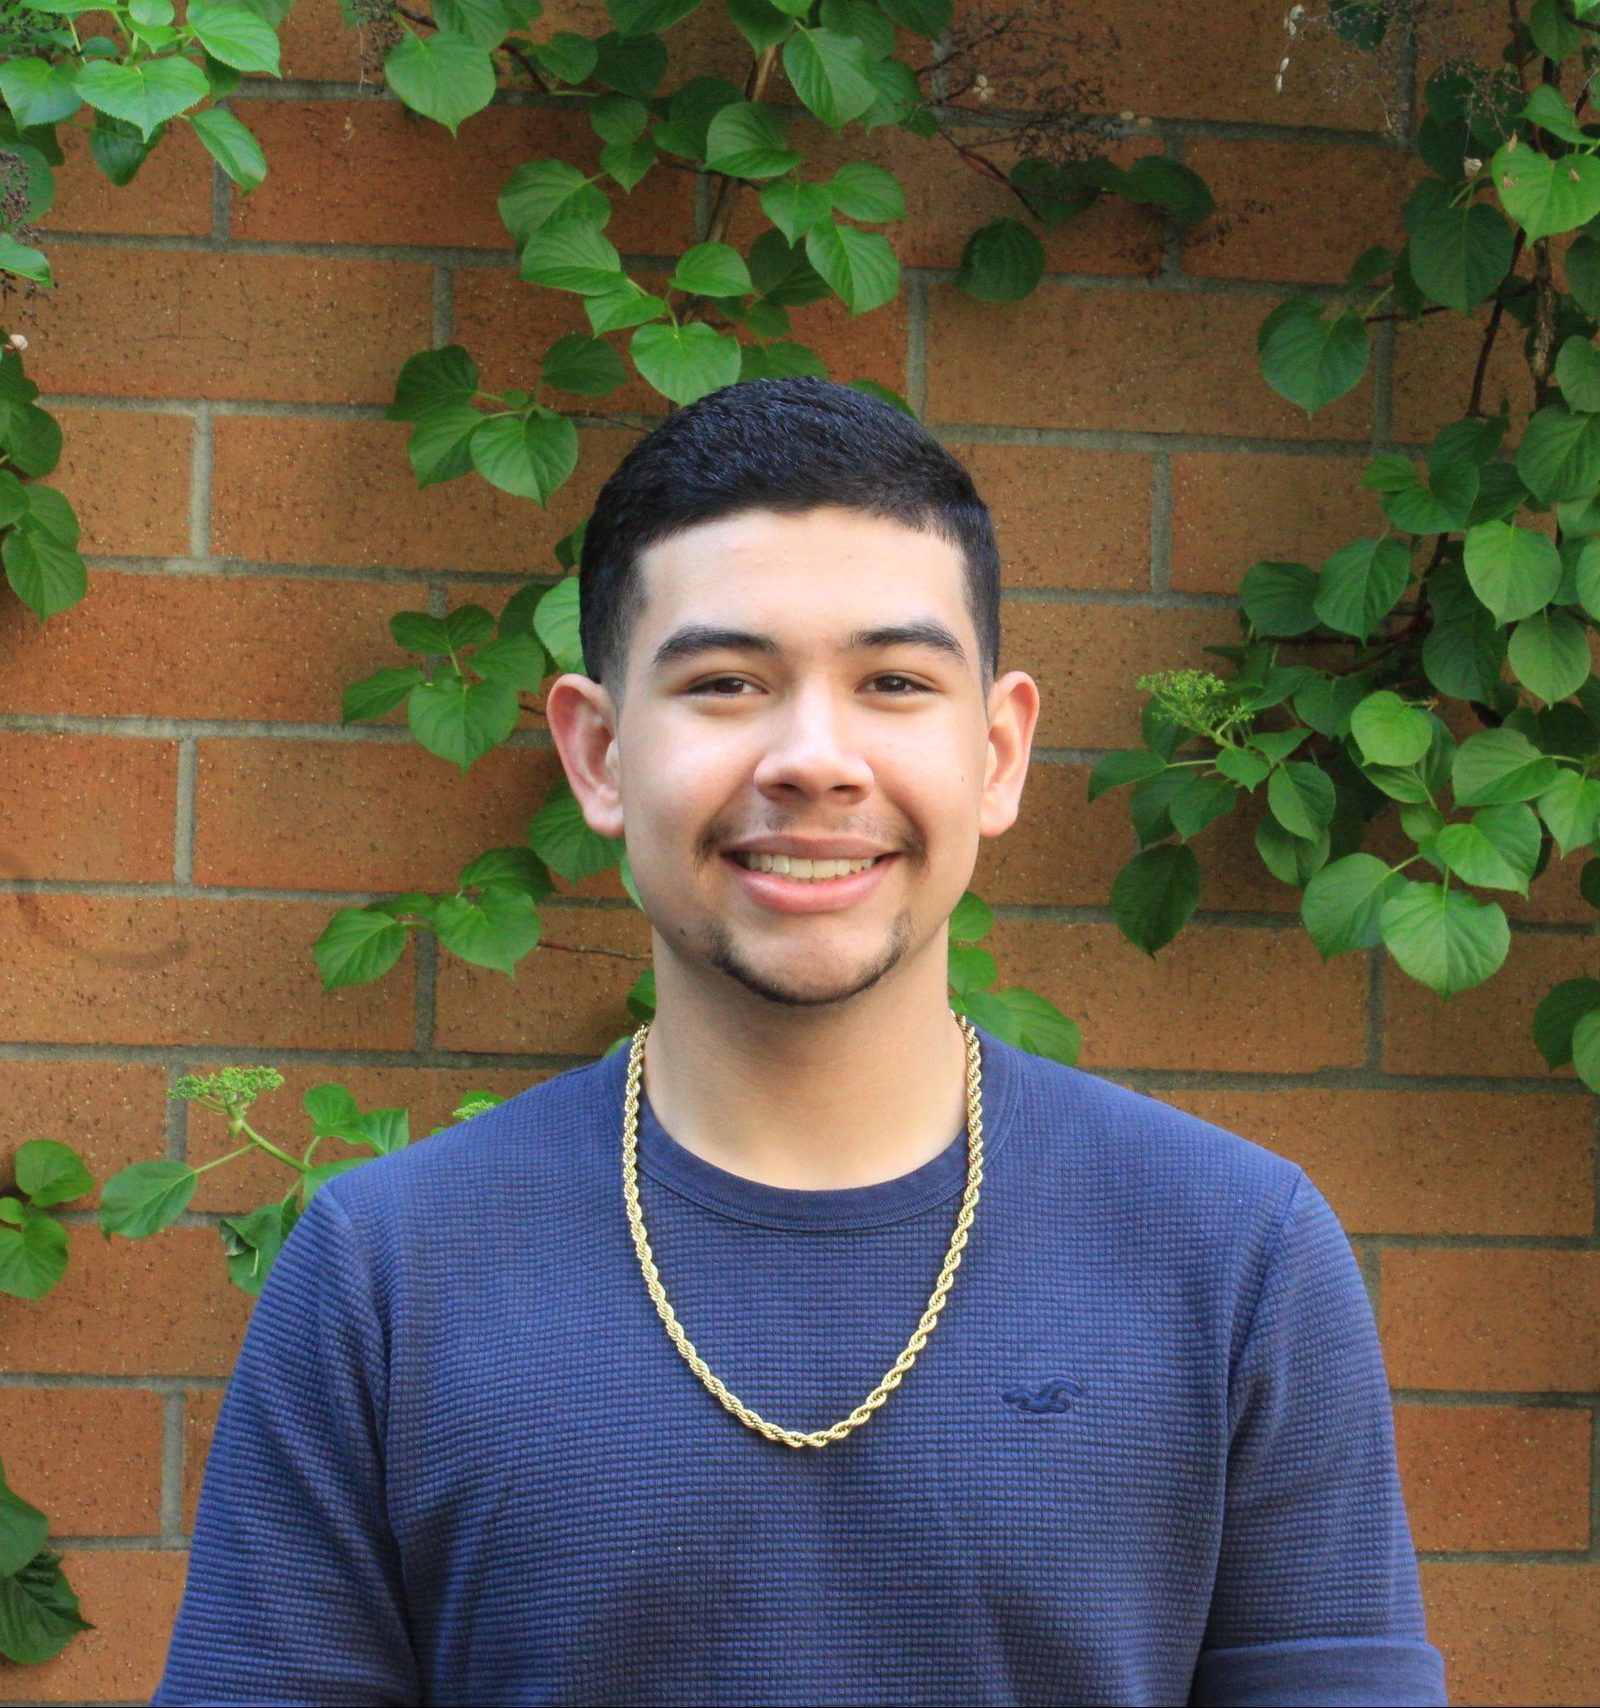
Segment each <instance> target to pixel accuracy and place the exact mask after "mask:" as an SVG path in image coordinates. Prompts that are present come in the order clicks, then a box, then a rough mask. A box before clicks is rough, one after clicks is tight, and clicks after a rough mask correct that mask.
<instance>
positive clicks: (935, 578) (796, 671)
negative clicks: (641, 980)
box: [552, 508, 1037, 1005]
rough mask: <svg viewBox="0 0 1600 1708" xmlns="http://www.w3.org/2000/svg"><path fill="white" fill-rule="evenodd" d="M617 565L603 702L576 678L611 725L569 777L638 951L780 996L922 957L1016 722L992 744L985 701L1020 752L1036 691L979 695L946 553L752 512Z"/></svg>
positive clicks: (1007, 786) (996, 796)
mask: <svg viewBox="0 0 1600 1708" xmlns="http://www.w3.org/2000/svg"><path fill="white" fill-rule="evenodd" d="M640 573H641V583H642V593H643V598H642V601H641V604H640V607H639V609H638V611H637V613H636V616H635V620H634V623H633V626H632V632H631V634H630V637H629V643H628V650H627V657H626V660H625V662H624V665H623V681H624V684H625V686H624V692H623V694H622V699H621V706H620V708H617V707H615V706H614V705H613V704H612V702H611V699H610V696H609V695H603V693H602V692H601V691H599V690H595V691H594V692H595V693H596V694H600V695H601V700H603V702H604V707H605V708H606V710H605V714H604V715H605V721H607V722H608V723H609V724H610V726H611V728H612V730H613V731H614V740H610V741H608V742H606V743H604V744H603V751H600V752H599V754H598V757H599V759H600V771H601V773H602V779H601V784H600V787H599V788H598V789H594V788H590V789H586V788H584V787H582V786H581V784H580V786H579V795H580V799H583V801H584V805H585V810H586V813H587V814H588V816H589V819H590V822H591V824H593V825H595V827H596V828H597V829H601V830H605V831H608V832H610V833H611V834H615V833H616V831H617V830H618V829H619V828H620V829H622V830H623V831H624V832H625V834H626V837H627V843H628V855H629V861H630V864H631V866H632V869H633V876H634V881H635V883H636V884H637V886H638V889H639V893H640V897H641V899H642V900H643V902H644V905H645V911H646V912H647V913H648V915H649V917H650V921H651V924H652V925H653V926H654V928H655V931H656V934H657V939H658V950H659V951H660V952H664V953H665V954H667V955H669V956H671V957H674V958H676V959H677V960H678V961H679V962H681V963H682V964H684V966H685V968H686V969H698V970H701V971H705V970H707V969H714V970H715V972H716V973H718V974H721V975H725V976H726V977H728V978H732V979H734V980H736V981H738V983H739V984H741V985H743V986H744V987H745V988H746V989H747V990H749V991H751V992H753V993H755V994H756V995H758V996H760V997H762V998H763V999H765V1000H768V1001H772V1002H780V1003H786V1004H808V1005H809V1004H820V1003H829V1002H838V1001H842V1000H844V999H846V998H848V997H850V996H853V995H855V994H856V993H857V992H859V991H862V990H864V989H867V988H869V987H871V986H872V985H874V984H876V983H877V982H878V981H879V980H880V979H884V978H887V977H891V976H893V975H894V974H895V972H896V969H899V968H902V967H905V966H907V965H908V964H912V963H915V962H917V961H918V960H919V958H925V957H927V956H929V955H937V956H938V957H939V960H940V963H941V966H942V961H943V955H944V945H945V937H944V930H943V927H944V923H945V921H946V919H947V918H948V917H949V914H950V911H951V909H952V908H953V907H954V906H955V904H956V902H957V901H958V900H959V899H960V897H961V894H962V891H963V890H964V889H965V888H966V886H967V883H968V881H969V879H970V877H971V874H972V869H973V865H974V863H975V861H976V858H977V848H978V839H979V837H980V835H984V834H987V835H995V834H998V832H999V831H1000V830H1003V829H1005V828H1006V827H1007V826H1008V825H1009V824H1010V823H1011V821H1012V819H1013V818H1014V817H1015V810H1016V797H1017V794H1018V793H1019V792H1020V788H1021V780H1022V779H1021V772H1020V769H1018V768H1017V767H1016V766H1015V765H1013V766H1012V767H1011V771H1012V772H1013V773H1015V774H1014V776H1013V775H1009V774H1008V776H1007V777H1006V778H1005V779H1003V780H1002V782H1001V784H1000V785H999V786H998V787H996V786H995V783H994V780H995V776H996V773H997V772H998V771H1001V770H1002V769H1004V765H1003V759H1004V753H1005V751H1006V750H1008V748H1009V747H1014V746H1015V744H1016V739H1017V731H1015V730H1014V729H1012V728H1010V727H1007V728H1006V729H1003V730H1001V731H1000V732H999V745H1000V748H1001V750H1002V752H1001V753H1000V754H997V752H996V746H995V741H994V739H993V737H994V735H995V731H994V730H993V728H992V715H991V707H992V706H993V705H995V704H999V705H1000V706H1001V708H1002V722H1004V723H1008V724H1014V723H1015V721H1016V716H1017V705H1016V701H1017V696H1018V694H1019V693H1020V694H1021V699H1022V702H1023V704H1022V711H1023V712H1024V714H1025V716H1024V720H1023V721H1024V722H1025V723H1026V730H1025V731H1023V732H1022V733H1021V741H1022V755H1021V766H1022V768H1025V766H1026V747H1027V740H1028V738H1029V737H1030V736H1031V732H1032V725H1033V710H1034V709H1036V705H1037V699H1036V694H1035V693H1034V690H1033V684H1032V683H1031V681H1029V680H1028V678H1026V677H1021V676H1018V675H1014V676H1012V677H1007V678H1003V679H1002V681H1001V682H1000V683H997V684H995V688H994V690H993V692H992V693H991V694H990V695H988V696H986V695H985V692H984V688H983V683H982V678H981V673H980V664H979V658H978V641H977V635H976V632H975V630H974V627H973V622H972V616H971V613H970V611H969V609H968V605H967V598H966V581H965V573H964V569H963V565H962V560H961V556H960V553H959V552H958V550H957V549H956V548H955V547H954V546H952V545H950V544H949V543H948V542H946V541H944V540H942V539H939V538H938V537H936V536H934V535H931V534H924V533H919V532H917V531H915V530H912V529H909V528H906V527H903V526H901V525H900V524H898V523H895V522H890V521H884V520H879V519H876V518H873V517H868V516H864V515H861V514H859V513H857V512H854V511H847V510H842V509H834V508H826V509H817V510H812V511H808V512H805V513H803V514H800V515H778V514H775V513H772V512H768V511H757V512H751V513H747V514H744V515H740V516H735V517H730V518H726V519H724V520H721V521H718V522H713V523H707V524H704V525H702V526H699V527H696V528H692V529H690V530H688V531H686V532H684V533H682V534H679V535H677V536H675V537H673V538H671V539H669V540H666V541H664V542H662V543H661V544H660V545H658V546H656V547H654V548H653V549H652V550H650V551H649V552H647V553H646V554H645V556H644V558H643V560H642V561H641V564H640ZM1018 683H1020V684H1022V685H1024V686H1023V687H1022V688H1020V689H1019V687H1018ZM586 686H587V687H590V688H592V685H586ZM596 703H598V702H596ZM561 721H562V720H561V719H560V718H559V715H553V716H552V727H553V729H555V730H556V734H557V739H558V741H560V742H561V744H562V747H563V757H564V759H568V770H569V772H572V771H573V770H574V767H573V765H572V763H571V760H570V758H569V756H568V754H567V745H568V744H567V742H566V741H565V740H563V731H562V729H561V728H560V727H559V725H560V723H561ZM597 739H598V738H597ZM575 782H578V779H577V778H576V777H575ZM808 863H809V864H808ZM786 866H787V867H788V868H789V869H788V870H787V871H785V869H784V868H785V867H786Z"/></svg>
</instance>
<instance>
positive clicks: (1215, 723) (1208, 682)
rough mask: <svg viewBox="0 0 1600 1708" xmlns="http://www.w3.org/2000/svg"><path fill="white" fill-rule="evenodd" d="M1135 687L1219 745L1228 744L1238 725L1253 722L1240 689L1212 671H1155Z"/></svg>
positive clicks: (1180, 721)
mask: <svg viewBox="0 0 1600 1708" xmlns="http://www.w3.org/2000/svg"><path fill="white" fill-rule="evenodd" d="M1134 686H1135V687H1136V688H1138V689H1139V691H1140V692H1141V693H1144V694H1151V695H1153V696H1154V697H1155V698H1156V699H1157V700H1158V701H1159V702H1160V704H1161V705H1162V707H1163V708H1164V709H1165V710H1166V712H1167V713H1168V714H1169V715H1170V716H1171V717H1172V718H1173V720H1174V721H1175V722H1177V723H1180V724H1182V725H1183V727H1184V728H1185V729H1189V730H1193V731H1194V732H1195V734H1197V735H1205V736H1209V737H1210V738H1211V739H1212V740H1213V741H1216V742H1221V741H1224V740H1226V739H1227V732H1228V731H1229V730H1230V729H1232V728H1233V726H1234V725H1235V724H1239V723H1246V722H1248V721H1249V718H1250V711H1249V709H1248V708H1247V707H1246V706H1245V705H1243V704H1242V703H1241V701H1242V696H1241V695H1240V693H1239V691H1238V689H1237V688H1234V687H1232V686H1230V685H1229V684H1228V683H1226V682H1224V681H1223V680H1222V678H1221V677H1220V676H1217V675H1214V674H1213V673H1212V672H1211V671H1209V670H1194V669H1189V670H1153V671H1151V672H1150V673H1149V674H1148V675H1145V676H1141V677H1140V678H1139V680H1138V681H1137V682H1136V683H1135V684H1134Z"/></svg>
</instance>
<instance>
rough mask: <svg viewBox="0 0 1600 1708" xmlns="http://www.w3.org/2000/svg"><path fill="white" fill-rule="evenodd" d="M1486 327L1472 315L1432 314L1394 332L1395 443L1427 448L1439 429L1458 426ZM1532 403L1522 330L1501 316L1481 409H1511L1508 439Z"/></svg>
mask: <svg viewBox="0 0 1600 1708" xmlns="http://www.w3.org/2000/svg"><path fill="white" fill-rule="evenodd" d="M1487 324H1488V314H1487V313H1486V312H1484V313H1479V314H1476V315H1465V314H1434V315H1429V316H1428V318H1427V319H1426V320H1420V321H1418V322H1417V323H1416V324H1415V325H1409V324H1406V323H1401V324H1400V325H1399V326H1397V327H1396V329H1395V353H1394V429H1393V431H1394V437H1395V438H1396V439H1397V440H1399V441H1400V442H1401V443H1402V444H1426V443H1427V441H1428V440H1429V439H1431V438H1432V437H1433V435H1434V434H1435V433H1437V432H1438V431H1439V429H1440V428H1441V427H1444V426H1447V425H1448V424H1449V423H1450V422H1452V421H1459V420H1460V419H1461V418H1462V416H1463V415H1464V414H1465V413H1466V407H1467V401H1468V399H1469V398H1470V396H1471V394H1472V376H1473V373H1474V371H1475V368H1476V365H1477V360H1478V352H1479V349H1480V347H1481V345H1482V342H1483V335H1484V330H1485V328H1486V326H1487ZM1532 399H1533V380H1532V378H1531V377H1530V375H1529V373H1528V364H1527V361H1526V359H1525V358H1524V356H1523V354H1522V329H1521V327H1519V326H1518V325H1517V324H1516V323H1515V322H1514V321H1512V320H1511V318H1510V316H1509V315H1508V316H1506V317H1505V318H1504V319H1503V320H1502V322H1501V326H1500V332H1499V335H1498V336H1497V338H1496V339H1495V343H1494V348H1493V350H1492V352H1491V354H1490V358H1489V367H1488V371H1487V378H1486V380H1485V383H1484V387H1483V407H1484V408H1485V409H1486V410H1487V411H1489V412H1490V413H1491V414H1492V413H1493V412H1494V411H1495V410H1497V409H1499V407H1500V405H1501V403H1502V401H1507V402H1509V404H1510V408H1511V439H1512V441H1513V442H1514V441H1515V438H1516V435H1517V434H1518V433H1519V432H1520V431H1521V427H1522V423H1523V422H1525V421H1526V420H1527V418H1528V414H1529V409H1530V406H1531V403H1532Z"/></svg>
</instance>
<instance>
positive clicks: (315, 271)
mask: <svg viewBox="0 0 1600 1708" xmlns="http://www.w3.org/2000/svg"><path fill="white" fill-rule="evenodd" d="M55 275H56V289H55V290H54V291H52V292H50V293H49V294H48V295H46V296H43V297H41V298H40V299H39V301H38V303H37V305H36V307H37V311H38V317H39V319H38V327H39V333H38V335H39V338H40V339H41V341H42V354H41V357H40V359H39V360H38V361H37V362H36V363H33V364H32V372H33V377H34V378H35V379H37V380H38V382H39V384H40V385H41V386H43V387H44V389H45V390H46V391H58V392H72V391H78V392H91V393H93V392H109V393H112V394H113V395H115V396H119V397H212V398H238V399H250V400H256V399H261V400H264V401H267V402H274V403H309V402H331V403H387V402H389V401H390V399H392V398H393V396H394V380H395V375H396V374H397V373H398V372H399V371H400V366H401V364H402V363H403V362H404V361H405V360H406V358H407V357H408V356H412V355H415V354H416V352H417V351H418V350H422V349H426V348H427V346H428V344H429V342H430V334H431V332H432V327H433V280H432V269H431V268H428V267H424V266H420V265H416V264H412V263H401V262H398V261H335V260H328V259H326V258H324V257H320V256H319V257H316V258H310V257H306V256H300V255H240V254H230V253H226V252H207V251H194V252H190V253H184V252H181V251H176V250H170V249H157V250H149V249H124V248H114V247H111V246H107V247H104V248H102V247H99V246H93V247H91V246H87V245H86V246H84V247H82V248H74V249H70V250H63V251H61V252H60V253H59V254H58V255H57V256H56V258H55ZM113 301H115V302H127V303H137V304H138V305H139V306H138V312H137V314H131V315H123V316H121V317H119V319H118V321H117V325H116V327H115V335H116V336H115V342H114V343H112V342H111V340H110V338H109V337H108V336H106V335H102V336H100V337H95V338H86V337H85V336H84V335H83V331H82V329H83V327H84V325H85V324H86V323H88V322H91V321H92V322H95V323H98V322H99V321H100V319H101V318H103V317H102V316H101V313H100V310H99V307H98V305H101V304H104V303H107V302H113ZM57 333H59V336H57ZM30 336H31V334H30Z"/></svg>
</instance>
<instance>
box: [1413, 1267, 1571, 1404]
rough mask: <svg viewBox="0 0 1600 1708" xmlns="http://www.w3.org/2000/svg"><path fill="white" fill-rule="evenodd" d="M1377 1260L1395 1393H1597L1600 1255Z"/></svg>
mask: <svg viewBox="0 0 1600 1708" xmlns="http://www.w3.org/2000/svg"><path fill="white" fill-rule="evenodd" d="M1379 1261H1380V1264H1381V1269H1380V1281H1379V1293H1380V1297H1381V1299H1382V1305H1383V1309H1382V1326H1383V1344H1384V1351H1385V1354H1386V1356H1387V1359H1388V1365H1389V1380H1390V1381H1391V1382H1392V1383H1393V1384H1394V1386H1395V1387H1397V1388H1469V1389H1486V1390H1499V1391H1501V1392H1509V1393H1523V1392H1555V1393H1566V1392H1571V1393H1585V1392H1592V1391H1593V1390H1594V1389H1595V1388H1597V1387H1600V1251H1516V1250H1503V1251H1470V1250H1448V1251H1385V1252H1384V1253H1382V1255H1381V1258H1380V1260H1379Z"/></svg>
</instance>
